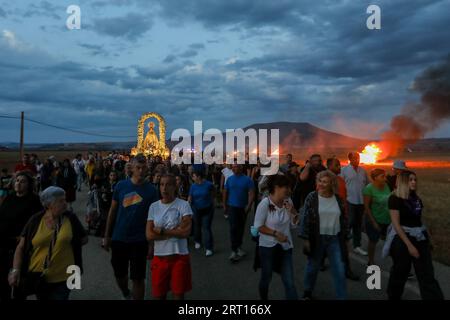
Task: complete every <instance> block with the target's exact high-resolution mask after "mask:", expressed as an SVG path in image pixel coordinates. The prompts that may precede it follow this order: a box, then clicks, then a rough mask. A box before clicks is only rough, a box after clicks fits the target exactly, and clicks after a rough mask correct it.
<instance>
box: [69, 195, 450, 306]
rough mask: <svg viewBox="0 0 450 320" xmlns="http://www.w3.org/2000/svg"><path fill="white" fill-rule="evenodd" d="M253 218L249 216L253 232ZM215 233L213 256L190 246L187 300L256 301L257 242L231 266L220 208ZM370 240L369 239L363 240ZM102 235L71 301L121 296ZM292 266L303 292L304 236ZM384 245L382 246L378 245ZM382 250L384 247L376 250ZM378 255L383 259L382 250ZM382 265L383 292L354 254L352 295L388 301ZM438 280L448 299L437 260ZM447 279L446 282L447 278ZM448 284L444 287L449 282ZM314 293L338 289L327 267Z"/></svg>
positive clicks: (411, 284)
mask: <svg viewBox="0 0 450 320" xmlns="http://www.w3.org/2000/svg"><path fill="white" fill-rule="evenodd" d="M85 204H86V194H85V192H82V193H78V201H77V202H76V203H75V205H74V210H75V212H76V213H77V214H78V216H79V217H80V220H81V221H84V213H85ZM252 218H253V216H252V217H251V218H250V219H248V221H247V225H248V228H247V230H249V228H250V224H251V222H252V221H250V220H252ZM213 233H214V237H215V247H216V252H215V255H214V256H212V257H208V258H207V257H205V256H204V251H203V250H202V249H201V250H195V249H194V247H193V243H191V244H190V251H191V253H192V255H191V261H192V281H193V290H192V291H191V292H190V293H189V294H188V295H187V298H188V299H205V300H209V299H223V300H232V299H236V300H239V299H258V298H259V296H258V281H259V272H254V271H253V269H252V266H253V257H254V252H255V243H254V242H253V241H252V240H251V238H250V236H249V233H246V235H245V239H244V245H243V249H244V250H245V251H247V252H248V256H247V257H245V258H244V259H243V260H242V261H240V262H239V263H238V264H231V263H230V262H229V261H228V256H229V254H230V244H229V235H228V233H229V227H228V222H227V220H225V218H224V216H223V211H222V210H221V209H217V210H216V212H215V217H214V221H213ZM364 241H366V239H364ZM100 243H101V239H100V238H96V237H93V236H90V239H89V243H88V244H87V245H86V246H85V247H84V251H83V259H84V269H85V273H84V275H83V278H82V289H81V290H79V291H74V292H73V293H72V295H71V299H74V300H117V299H121V294H120V291H119V289H118V288H117V286H116V284H115V280H114V275H113V271H112V267H111V264H110V254H109V253H107V252H105V251H104V250H103V249H102V248H101V247H100ZM294 246H295V248H294V257H293V258H294V269H295V283H296V286H297V290H298V292H299V295H301V294H302V292H303V274H304V268H305V263H306V258H305V256H304V255H303V254H302V253H301V249H300V248H302V244H301V239H298V238H296V239H294ZM379 247H381V244H380V245H379ZM378 249H380V248H378ZM377 257H380V253H379V251H378V253H377ZM377 261H378V263H379V264H380V266H381V267H382V270H383V272H382V281H381V286H382V289H381V290H368V289H367V287H366V279H367V277H368V275H366V274H365V264H366V263H367V261H366V258H365V257H361V256H357V255H354V254H352V256H351V263H352V267H353V269H354V271H355V273H357V274H358V275H361V276H362V277H361V280H360V281H359V282H353V281H348V293H349V298H350V299H365V300H367V299H370V300H380V299H386V294H385V292H386V286H387V281H388V277H389V274H388V272H387V271H386V270H389V267H390V259H386V261H383V262H382V263H381V261H380V258H378V259H377ZM435 271H436V274H437V278H438V280H439V282H440V284H441V286H442V287H443V290H444V295H445V297H447V298H449V297H450V284H449V283H448V279H450V268H449V267H447V266H443V265H441V264H438V263H436V264H435ZM444 281H445V282H444ZM445 284H446V285H445ZM146 292H147V294H146V296H147V298H148V299H150V292H149V289H147V290H146ZM314 296H315V297H317V298H319V299H334V287H333V281H332V277H331V273H330V271H329V270H327V271H325V272H321V273H320V274H319V277H318V280H317V284H316V289H315V292H314ZM269 297H270V298H271V299H284V290H283V285H282V283H281V279H280V277H279V276H278V275H277V274H274V276H273V279H272V284H271V289H270V296H269ZM419 298H420V296H419V291H418V287H417V281H416V280H411V281H408V284H407V286H406V288H405V293H404V299H419Z"/></svg>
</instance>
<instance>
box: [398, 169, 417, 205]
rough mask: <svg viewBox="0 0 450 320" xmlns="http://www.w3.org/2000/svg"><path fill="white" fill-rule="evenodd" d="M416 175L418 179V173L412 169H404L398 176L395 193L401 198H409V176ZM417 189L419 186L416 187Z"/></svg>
mask: <svg viewBox="0 0 450 320" xmlns="http://www.w3.org/2000/svg"><path fill="white" fill-rule="evenodd" d="M411 175H414V176H415V177H416V179H417V175H416V174H415V173H414V172H412V171H404V172H402V173H400V174H399V175H398V176H397V180H396V187H395V190H394V194H395V195H396V196H397V197H399V198H401V199H406V200H407V199H408V198H409V192H410V190H409V177H410V176H411ZM416 191H417V187H416Z"/></svg>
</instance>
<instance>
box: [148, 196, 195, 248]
mask: <svg viewBox="0 0 450 320" xmlns="http://www.w3.org/2000/svg"><path fill="white" fill-rule="evenodd" d="M191 215H192V209H191V206H190V205H189V202H187V201H184V200H182V199H179V198H176V199H175V200H174V201H173V202H172V203H162V202H161V200H159V201H157V202H154V203H152V204H151V205H150V209H149V210H148V219H147V220H148V221H153V223H154V224H155V227H157V228H164V229H166V230H169V229H174V228H176V227H178V226H179V225H180V224H181V220H182V218H183V217H184V216H191ZM154 254H155V256H170V255H173V254H180V255H187V254H189V249H188V242H187V239H179V238H170V239H168V240H155V251H154Z"/></svg>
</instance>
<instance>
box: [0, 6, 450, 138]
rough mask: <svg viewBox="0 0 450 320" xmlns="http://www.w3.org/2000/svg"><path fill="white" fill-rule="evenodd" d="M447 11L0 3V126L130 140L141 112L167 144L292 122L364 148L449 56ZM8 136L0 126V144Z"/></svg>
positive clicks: (443, 133)
mask: <svg viewBox="0 0 450 320" xmlns="http://www.w3.org/2000/svg"><path fill="white" fill-rule="evenodd" d="M71 4H75V5H78V6H80V8H81V30H68V29H67V27H66V20H67V17H68V16H69V15H68V14H67V13H66V9H67V7H68V6H69V5H71ZM371 4H376V5H379V6H380V8H381V27H382V28H381V30H369V29H367V27H366V19H367V17H368V16H369V14H367V13H366V9H367V7H368V6H369V5H371ZM449 14H450V1H449V0H442V1H438V0H435V1H430V0H420V1H408V0H395V1H392V0H386V1H375V0H371V1H365V0H361V1H359V0H358V1H354V0H343V1H339V0H330V1H328V0H326V1H319V0H315V1H302V0H270V1H267V0H155V1H151V0H89V1H87V0H85V1H82V0H79V1H76V0H69V1H65V0H58V1H56V0H53V1H50V0H47V1H41V0H35V1H31V0H30V1H28V0H20V1H9V0H8V1H6V0H0V116H5V115H6V116H20V111H25V113H26V116H27V117H29V118H31V119H33V120H38V121H42V122H45V123H49V124H52V125H56V126H63V127H67V128H71V129H77V130H83V131H88V132H93V133H99V134H106V135H112V136H118V137H117V138H105V137H97V136H88V135H81V134H75V133H70V132H66V131H62V130H58V129H55V128H49V127H44V126H40V125H37V124H31V123H26V136H25V139H26V143H36V142H90V141H133V140H134V138H133V137H135V136H136V125H137V122H138V119H139V117H140V116H141V115H142V114H143V113H145V112H151V111H154V112H158V113H160V114H161V115H162V116H164V117H165V118H166V121H167V126H168V135H170V132H171V131H172V130H174V129H177V128H186V129H189V130H191V131H192V130H193V121H194V120H203V126H204V130H206V129H208V128H218V129H221V130H224V129H226V128H239V127H245V126H247V125H250V124H253V123H261V122H275V121H292V122H309V123H311V124H314V125H317V126H319V127H321V128H324V129H328V130H332V131H336V132H340V133H343V134H349V135H353V136H356V137H362V138H377V137H378V134H379V133H380V132H381V131H382V130H383V129H386V128H387V127H388V126H389V121H390V119H391V117H392V116H394V115H396V114H397V113H398V112H400V110H401V109H402V107H403V106H405V105H406V104H407V103H412V102H415V101H418V100H419V99H420V96H419V95H418V94H417V93H416V92H414V91H412V90H411V84H412V82H413V81H414V79H415V77H416V76H418V75H419V74H420V73H421V72H422V71H423V70H425V69H427V68H428V67H431V66H433V65H435V64H438V63H440V62H442V61H443V60H444V59H446V57H447V56H448V55H449V54H450V19H449ZM428 137H450V122H446V123H444V124H443V125H442V126H441V127H440V128H438V129H437V130H435V131H434V132H432V133H430V134H428ZM18 139H19V122H18V120H12V119H4V118H0V142H18Z"/></svg>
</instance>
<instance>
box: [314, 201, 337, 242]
mask: <svg viewBox="0 0 450 320" xmlns="http://www.w3.org/2000/svg"><path fill="white" fill-rule="evenodd" d="M340 216H341V209H340V208H339V204H338V202H337V200H336V197H335V196H334V195H333V196H332V197H330V198H325V197H321V196H320V195H319V220H320V234H321V235H329V236H335V235H337V234H338V233H339V229H340V228H341V222H340V220H339V217H340Z"/></svg>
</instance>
